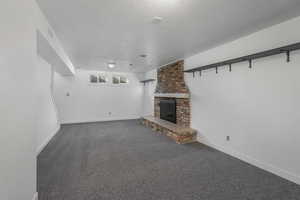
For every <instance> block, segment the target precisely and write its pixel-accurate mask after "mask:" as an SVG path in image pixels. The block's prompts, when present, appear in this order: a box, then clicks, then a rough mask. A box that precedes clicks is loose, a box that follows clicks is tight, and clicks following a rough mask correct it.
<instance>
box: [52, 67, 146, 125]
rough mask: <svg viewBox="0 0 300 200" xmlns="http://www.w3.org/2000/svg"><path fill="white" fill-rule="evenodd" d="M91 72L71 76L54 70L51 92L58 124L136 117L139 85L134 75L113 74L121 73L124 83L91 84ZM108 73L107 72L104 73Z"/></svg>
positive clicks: (138, 108)
mask: <svg viewBox="0 0 300 200" xmlns="http://www.w3.org/2000/svg"><path fill="white" fill-rule="evenodd" d="M94 73H98V72H93V71H85V70H77V71H76V75H75V76H74V77H69V76H61V75H59V74H57V73H55V79H54V95H55V100H56V102H57V107H58V113H59V118H60V120H61V122H62V123H80V122H94V121H107V120H122V119H136V118H139V117H140V116H141V113H142V111H141V109H142V95H143V85H142V84H141V83H140V82H139V79H138V78H137V76H136V75H135V74H132V73H114V74H125V75H126V76H127V77H128V78H129V81H130V82H129V84H128V85H124V86H114V85H112V84H105V85H97V86H95V85H93V84H90V83H89V75H90V74H94ZM99 73H101V72H99ZM103 73H105V72H103ZM108 76H111V74H110V73H108ZM109 79H110V80H111V78H109ZM67 93H70V96H67ZM109 113H111V114H109Z"/></svg>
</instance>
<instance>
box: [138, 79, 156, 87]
mask: <svg viewBox="0 0 300 200" xmlns="http://www.w3.org/2000/svg"><path fill="white" fill-rule="evenodd" d="M153 81H155V79H146V80H142V81H140V82H141V83H143V84H144V86H145V85H146V83H149V82H153Z"/></svg>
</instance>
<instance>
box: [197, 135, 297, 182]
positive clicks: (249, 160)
mask: <svg viewBox="0 0 300 200" xmlns="http://www.w3.org/2000/svg"><path fill="white" fill-rule="evenodd" d="M198 142H200V143H202V144H205V145H207V146H209V147H212V148H214V149H217V150H219V151H222V152H224V153H226V154H228V155H231V156H233V157H235V158H238V159H240V160H242V161H244V162H247V163H249V164H251V165H254V166H256V167H258V168H260V169H263V170H265V171H268V172H270V173H272V174H275V175H277V176H280V177H282V178H284V179H287V180H289V181H291V182H294V183H296V184H298V185H300V176H298V175H296V174H293V173H290V172H288V171H286V170H283V169H280V168H278V167H275V166H273V165H270V164H268V163H264V162H262V161H260V160H257V159H254V158H252V157H250V156H248V155H245V154H242V153H240V152H237V151H235V150H233V149H228V148H226V147H222V146H219V145H216V144H212V143H209V142H203V141H199V140H198Z"/></svg>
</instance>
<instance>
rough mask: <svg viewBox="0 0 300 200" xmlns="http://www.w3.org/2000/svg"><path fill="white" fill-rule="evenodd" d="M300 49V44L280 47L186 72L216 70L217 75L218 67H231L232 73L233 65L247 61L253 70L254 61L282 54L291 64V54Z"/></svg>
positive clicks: (186, 71)
mask: <svg viewBox="0 0 300 200" xmlns="http://www.w3.org/2000/svg"><path fill="white" fill-rule="evenodd" d="M299 49H300V43H295V44H291V45H287V46H283V47H279V48H275V49H271V50H267V51H262V52H259V53H255V54H251V55H247V56H242V57H239V58H234V59H229V60H225V61H222V62H218V63H213V64H209V65H205V66H201V67H196V68H193V69H189V70H185V71H184V72H185V73H193V74H195V72H197V71H199V72H200V73H201V72H202V71H203V70H208V69H212V68H215V69H216V73H218V67H220V66H225V65H228V66H229V71H230V72H231V70H232V68H231V66H232V64H235V63H240V62H245V61H248V62H249V68H250V69H251V68H252V61H253V60H256V59H259V58H264V57H269V56H274V55H278V54H282V53H285V54H286V57H287V58H286V59H287V62H290V60H291V59H290V52H292V51H296V50H299ZM200 76H201V75H200Z"/></svg>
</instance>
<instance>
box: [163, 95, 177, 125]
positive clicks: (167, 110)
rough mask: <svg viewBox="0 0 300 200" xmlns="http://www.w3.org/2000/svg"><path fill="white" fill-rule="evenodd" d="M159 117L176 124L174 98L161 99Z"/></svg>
mask: <svg viewBox="0 0 300 200" xmlns="http://www.w3.org/2000/svg"><path fill="white" fill-rule="evenodd" d="M159 106H160V118H161V119H164V120H167V121H169V122H172V123H174V124H176V99H175V98H174V99H173V98H170V99H161V100H160V103H159Z"/></svg>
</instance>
